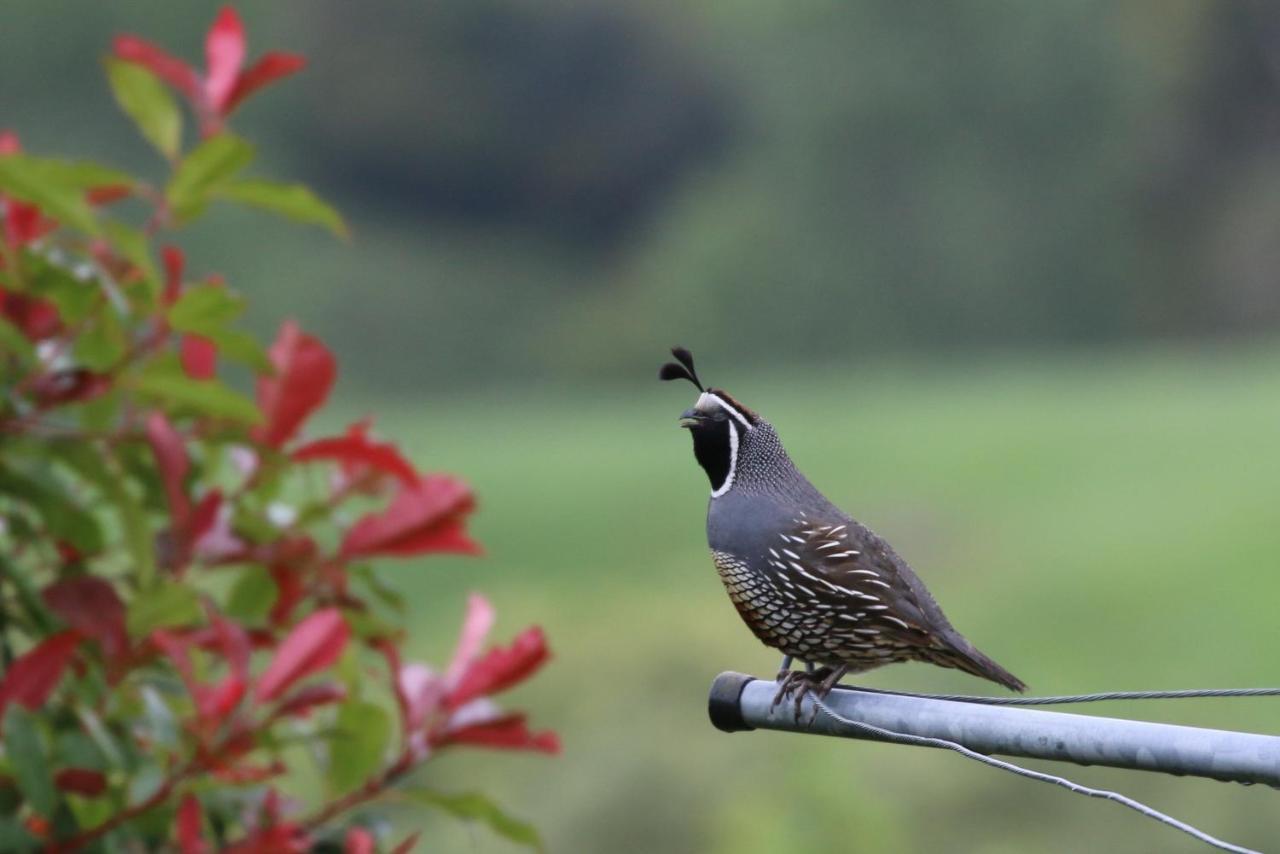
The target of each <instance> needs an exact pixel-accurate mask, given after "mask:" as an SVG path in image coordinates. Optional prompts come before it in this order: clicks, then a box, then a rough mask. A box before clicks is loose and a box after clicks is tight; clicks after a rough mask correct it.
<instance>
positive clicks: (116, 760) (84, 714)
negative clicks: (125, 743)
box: [75, 706, 128, 769]
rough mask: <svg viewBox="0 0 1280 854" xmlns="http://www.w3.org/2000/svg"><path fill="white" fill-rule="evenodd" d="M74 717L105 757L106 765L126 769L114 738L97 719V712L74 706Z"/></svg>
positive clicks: (100, 719) (125, 763)
mask: <svg viewBox="0 0 1280 854" xmlns="http://www.w3.org/2000/svg"><path fill="white" fill-rule="evenodd" d="M75 711H76V717H78V718H79V719H80V723H82V724H84V730H85V732H87V733H88V734H89V738H91V739H93V743H94V744H95V745H96V746H97V748H98V750H100V751H102V755H103V756H104V757H106V760H107V765H108V766H109V767H112V768H126V769H127V768H128V761H127V759H126V757H125V755H124V753H122V752H121V751H120V746H119V745H118V744H116V740H115V737H114V736H112V735H111V733H110V732H109V731H108V730H107V725H106V724H105V723H103V722H102V718H100V717H98V714H97V712H95V711H93V709H90V708H89V707H88V706H76V707H75Z"/></svg>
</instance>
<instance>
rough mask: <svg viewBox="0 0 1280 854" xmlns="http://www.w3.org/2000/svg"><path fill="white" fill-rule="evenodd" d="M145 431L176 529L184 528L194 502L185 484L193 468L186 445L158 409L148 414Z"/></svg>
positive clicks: (189, 517)
mask: <svg viewBox="0 0 1280 854" xmlns="http://www.w3.org/2000/svg"><path fill="white" fill-rule="evenodd" d="M146 434H147V444H149V445H150V446H151V452H152V453H153V454H155V458H156V466H157V467H158V468H159V469H160V481H161V483H163V484H164V494H165V498H166V499H167V500H168V502H169V514H170V515H171V516H172V517H173V529H174V531H184V530H185V529H186V527H187V523H188V522H189V521H190V519H191V502H190V501H189V500H188V498H187V490H186V486H185V485H184V484H183V479H184V478H186V476H187V472H188V471H189V470H190V468H191V461H190V460H188V459H187V449H186V446H185V445H184V444H183V441H182V436H180V435H179V434H178V431H177V430H175V429H173V425H172V424H170V423H169V419H168V418H166V417H165V415H164V413H163V412H160V411H158V410H157V411H154V412H152V413H151V414H150V415H148V416H147V423H146Z"/></svg>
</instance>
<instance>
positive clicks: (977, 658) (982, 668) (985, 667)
mask: <svg viewBox="0 0 1280 854" xmlns="http://www.w3.org/2000/svg"><path fill="white" fill-rule="evenodd" d="M934 661H935V662H936V663H937V664H941V665H942V666H943V667H954V668H956V669H957V670H963V671H964V672H965V673H970V674H972V675H974V676H980V677H982V678H983V679H990V680H991V681H992V682H995V683H997V684H999V685H1003V686H1004V687H1006V688H1008V689H1009V690H1010V691H1018V692H1022V691H1025V690H1027V685H1026V683H1025V682H1023V681H1022V680H1021V679H1019V678H1018V677H1017V676H1014V675H1013V674H1012V673H1010V672H1009V671H1008V670H1005V669H1004V668H1003V667H1001V666H1000V665H998V664H996V663H995V662H994V661H992V660H991V659H990V658H988V657H987V656H986V655H984V654H982V653H981V652H979V651H978V649H977V647H975V646H974V645H973V644H971V643H969V642H968V641H967V640H965V639H964V638H963V637H956V638H954V639H952V643H951V648H950V649H947V650H939V651H938V652H937V654H936V658H934Z"/></svg>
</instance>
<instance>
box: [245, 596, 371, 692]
mask: <svg viewBox="0 0 1280 854" xmlns="http://www.w3.org/2000/svg"><path fill="white" fill-rule="evenodd" d="M350 634H351V630H350V629H349V628H348V627H347V623H346V620H344V619H343V618H342V613H341V612H340V611H338V609H337V608H325V609H324V610H321V611H316V612H315V613H314V614H312V615H311V616H309V617H307V618H306V619H305V620H303V621H302V622H301V623H299V624H298V625H297V626H295V627H294V629H293V631H292V632H290V633H289V636H288V637H286V638H285V639H284V641H283V642H282V643H281V644H280V649H279V650H278V651H277V652H276V655H275V658H273V659H272V660H271V664H269V665H267V670H266V672H265V673H263V674H262V677H261V678H260V679H259V680H258V687H257V692H256V693H257V698H258V699H259V700H262V701H267V700H273V699H275V698H276V697H278V696H280V694H282V693H284V691H285V690H287V689H288V688H289V686H291V685H293V684H294V683H295V682H297V681H298V680H299V679H303V678H305V677H307V676H310V675H311V674H313V673H317V672H319V671H321V670H324V669H325V668H326V667H328V666H329V665H331V664H333V663H334V662H335V661H337V660H338V657H339V656H340V655H342V650H343V648H344V647H345V646H346V644H347V639H348V637H350Z"/></svg>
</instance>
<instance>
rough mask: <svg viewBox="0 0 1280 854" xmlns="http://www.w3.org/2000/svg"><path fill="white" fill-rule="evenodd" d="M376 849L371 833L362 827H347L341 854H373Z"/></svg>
mask: <svg viewBox="0 0 1280 854" xmlns="http://www.w3.org/2000/svg"><path fill="white" fill-rule="evenodd" d="M377 850H378V845H377V842H375V841H374V838H373V834H372V833H370V832H369V831H367V830H365V829H364V828H363V827H348V828H347V838H346V839H345V840H344V841H343V845H342V851H343V854H375V852H376V851H377Z"/></svg>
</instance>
